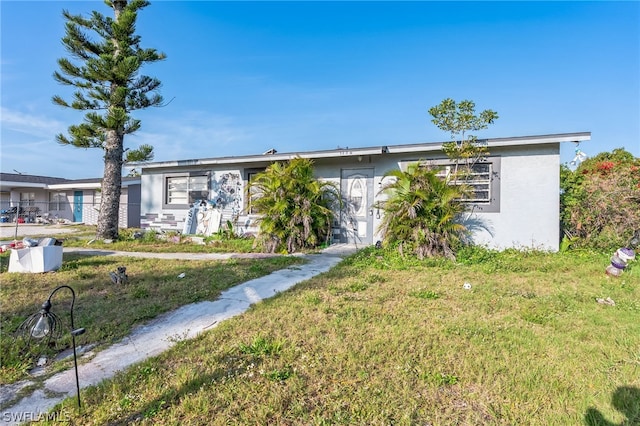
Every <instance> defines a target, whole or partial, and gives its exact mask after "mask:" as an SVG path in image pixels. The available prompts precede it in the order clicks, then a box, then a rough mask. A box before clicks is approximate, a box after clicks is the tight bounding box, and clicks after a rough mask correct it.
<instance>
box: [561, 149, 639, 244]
mask: <svg viewBox="0 0 640 426" xmlns="http://www.w3.org/2000/svg"><path fill="white" fill-rule="evenodd" d="M560 179H561V197H560V202H561V221H562V228H563V232H564V234H565V236H566V237H567V238H568V239H569V240H570V241H571V243H572V247H577V248H585V247H590V248H593V249H599V250H611V249H615V248H618V247H620V246H624V245H625V244H626V243H627V241H628V240H629V239H630V238H631V236H632V235H633V231H634V229H636V228H637V227H638V223H640V159H639V158H636V157H634V156H633V155H632V154H630V153H629V152H627V151H625V150H624V149H614V150H613V152H611V153H608V152H605V153H600V154H598V155H596V156H595V157H593V158H590V159H587V160H585V161H584V162H583V163H582V164H580V166H579V167H578V168H577V169H576V170H574V171H572V170H570V169H569V168H567V167H566V166H562V168H561V174H560Z"/></svg>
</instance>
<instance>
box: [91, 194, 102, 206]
mask: <svg viewBox="0 0 640 426" xmlns="http://www.w3.org/2000/svg"><path fill="white" fill-rule="evenodd" d="M93 206H94V207H97V208H98V209H99V208H100V206H102V191H101V190H99V189H96V190H95V191H93Z"/></svg>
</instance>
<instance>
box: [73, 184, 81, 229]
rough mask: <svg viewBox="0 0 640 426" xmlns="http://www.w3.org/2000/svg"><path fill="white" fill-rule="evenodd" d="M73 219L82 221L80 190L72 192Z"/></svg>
mask: <svg viewBox="0 0 640 426" xmlns="http://www.w3.org/2000/svg"><path fill="white" fill-rule="evenodd" d="M73 221H74V222H82V191H74V192H73Z"/></svg>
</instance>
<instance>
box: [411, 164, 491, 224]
mask: <svg viewBox="0 0 640 426" xmlns="http://www.w3.org/2000/svg"><path fill="white" fill-rule="evenodd" d="M416 162H418V163H420V165H421V166H423V167H430V168H434V169H435V170H437V172H438V173H437V174H438V176H440V177H441V178H443V179H447V180H448V181H449V182H450V183H452V184H454V185H455V184H462V183H464V184H466V185H468V186H469V187H470V189H471V191H469V193H468V194H467V195H466V196H465V197H464V198H463V199H462V201H464V202H465V204H468V205H469V207H470V208H472V209H473V210H474V211H477V212H483V213H499V212H500V192H501V191H500V181H501V163H502V161H501V157H500V156H499V155H497V156H489V157H487V158H486V159H483V160H482V161H479V162H477V163H475V164H474V165H473V166H472V167H471V169H470V170H468V172H466V173H458V175H459V176H461V178H459V179H458V181H455V180H454V179H453V176H454V174H455V172H456V168H455V167H456V165H455V164H453V163H452V162H451V160H449V159H444V158H440V159H431V160H404V161H401V162H400V167H401V168H402V169H403V170H405V169H406V167H407V166H408V165H409V164H412V163H416ZM464 167H465V165H458V172H461V171H463V172H464V171H465V170H464V169H462V170H461V169H460V168H464Z"/></svg>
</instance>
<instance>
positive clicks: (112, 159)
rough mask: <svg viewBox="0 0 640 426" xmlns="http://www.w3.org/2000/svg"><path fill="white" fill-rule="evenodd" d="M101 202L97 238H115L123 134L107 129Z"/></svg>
mask: <svg viewBox="0 0 640 426" xmlns="http://www.w3.org/2000/svg"><path fill="white" fill-rule="evenodd" d="M106 136H107V137H106V146H105V154H104V175H103V178H102V204H101V206H100V213H99V215H98V229H97V231H96V238H97V239H113V240H115V239H117V238H118V224H119V212H120V193H121V191H122V154H123V145H124V134H119V133H118V132H117V131H115V130H109V131H107V134H106Z"/></svg>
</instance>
